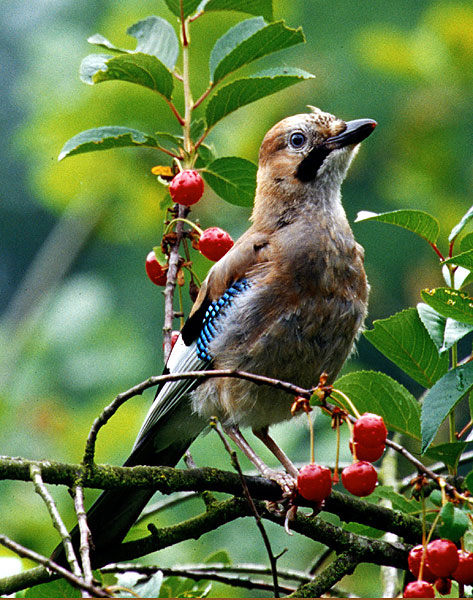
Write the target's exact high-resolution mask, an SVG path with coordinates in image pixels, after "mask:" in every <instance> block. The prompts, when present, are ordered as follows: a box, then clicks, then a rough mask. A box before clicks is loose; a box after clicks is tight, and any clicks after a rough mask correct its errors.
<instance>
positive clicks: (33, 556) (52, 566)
mask: <svg viewBox="0 0 473 600" xmlns="http://www.w3.org/2000/svg"><path fill="white" fill-rule="evenodd" d="M0 544H1V545H2V546H5V548H10V550H13V552H16V554H18V556H23V557H24V558H29V559H30V560H32V561H34V562H36V563H38V564H40V565H43V567H46V568H47V569H49V570H50V571H54V572H56V573H57V574H58V575H60V576H61V577H64V579H67V581H69V583H70V584H71V585H73V586H74V587H75V588H78V589H81V590H86V591H88V592H90V593H91V594H92V597H99V598H110V597H111V596H110V595H109V594H107V592H105V591H104V590H102V589H100V588H98V587H96V586H95V585H89V584H87V583H86V582H85V581H84V580H83V579H82V578H81V577H77V576H76V575H74V574H73V573H71V572H70V571H68V570H67V569H65V568H64V567H61V565H58V564H57V563H55V562H54V561H52V560H50V559H49V558H46V557H45V556H43V555H42V554H38V553H37V552H34V550H30V549H29V548H25V546H22V545H21V544H18V543H17V542H14V541H13V540H11V539H10V538H8V537H7V536H6V535H0Z"/></svg>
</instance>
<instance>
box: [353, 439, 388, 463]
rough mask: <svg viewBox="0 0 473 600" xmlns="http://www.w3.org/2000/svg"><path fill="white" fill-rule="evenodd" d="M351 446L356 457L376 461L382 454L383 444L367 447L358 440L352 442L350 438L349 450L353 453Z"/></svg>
mask: <svg viewBox="0 0 473 600" xmlns="http://www.w3.org/2000/svg"><path fill="white" fill-rule="evenodd" d="M353 447H355V450H356V458H357V459H358V460H367V461H368V462H371V463H372V462H376V461H377V460H378V459H379V458H381V457H382V456H383V452H384V448H385V446H384V444H380V445H379V446H373V447H371V448H369V447H368V446H363V445H362V444H360V443H359V442H352V441H351V440H350V452H351V453H352V454H353Z"/></svg>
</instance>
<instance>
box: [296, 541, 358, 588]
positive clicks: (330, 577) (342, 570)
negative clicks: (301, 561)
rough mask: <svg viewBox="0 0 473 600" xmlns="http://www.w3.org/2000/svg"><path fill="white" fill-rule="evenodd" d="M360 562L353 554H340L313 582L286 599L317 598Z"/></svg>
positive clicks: (302, 586) (350, 572) (349, 573)
mask: <svg viewBox="0 0 473 600" xmlns="http://www.w3.org/2000/svg"><path fill="white" fill-rule="evenodd" d="M360 562H362V560H360V558H359V557H358V556H357V555H356V554H355V553H352V552H342V554H339V555H338V556H337V558H336V559H335V560H334V561H333V562H331V563H330V565H329V566H328V567H327V568H326V569H325V570H324V571H322V573H321V574H320V575H317V576H316V577H315V578H314V580H313V581H311V582H310V583H304V584H302V585H301V586H299V587H298V588H297V590H296V591H295V592H293V593H292V594H290V596H288V597H289V598H319V597H320V596H321V595H322V594H325V593H326V592H328V591H329V590H330V589H331V588H332V587H333V586H334V585H335V584H336V583H337V582H338V581H340V580H341V579H343V577H345V575H351V574H352V573H353V571H354V570H355V569H356V567H357V566H358V564H359V563H360Z"/></svg>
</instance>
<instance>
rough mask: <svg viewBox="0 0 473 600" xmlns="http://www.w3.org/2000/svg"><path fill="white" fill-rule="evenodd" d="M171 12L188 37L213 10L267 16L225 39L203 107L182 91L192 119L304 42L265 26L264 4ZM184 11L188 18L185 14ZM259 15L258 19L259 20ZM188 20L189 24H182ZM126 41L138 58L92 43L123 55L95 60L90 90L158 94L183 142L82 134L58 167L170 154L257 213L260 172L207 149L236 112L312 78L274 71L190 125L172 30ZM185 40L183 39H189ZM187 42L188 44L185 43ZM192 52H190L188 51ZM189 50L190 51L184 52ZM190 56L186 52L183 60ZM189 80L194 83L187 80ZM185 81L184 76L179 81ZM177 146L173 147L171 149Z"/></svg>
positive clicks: (162, 27) (298, 35)
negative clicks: (138, 89) (121, 85)
mask: <svg viewBox="0 0 473 600" xmlns="http://www.w3.org/2000/svg"><path fill="white" fill-rule="evenodd" d="M166 4H167V6H168V8H169V10H170V11H171V12H173V13H174V14H175V15H176V16H177V17H179V19H181V26H182V28H183V31H184V30H187V28H188V27H189V25H190V22H189V21H188V20H187V19H188V17H189V16H190V15H192V14H193V13H194V11H195V10H196V9H197V8H198V7H199V6H200V9H201V10H202V9H203V10H204V13H205V12H209V11H214V10H240V11H242V12H250V13H252V14H258V15H261V16H258V17H255V18H252V19H247V20H245V21H243V22H241V23H239V24H237V25H235V26H234V27H232V28H231V29H230V30H229V31H227V33H225V34H224V35H223V36H222V37H221V38H220V39H218V40H217V42H216V43H215V45H214V47H213V49H212V51H211V53H210V79H211V80H210V82H209V87H208V90H207V92H206V94H204V95H203V96H202V99H201V100H200V101H199V102H197V103H196V104H194V105H191V104H190V98H189V94H188V93H186V92H185V90H184V101H185V103H186V104H187V109H186V113H187V112H189V113H191V112H192V111H193V110H194V109H195V108H196V107H197V105H198V104H200V102H201V101H203V100H205V96H206V95H208V93H209V92H210V91H211V90H212V89H213V87H214V86H215V85H216V84H217V83H219V82H220V81H221V80H222V79H224V78H225V77H226V76H227V75H229V74H230V73H232V72H234V71H236V70H237V69H239V68H241V67H243V66H244V65H248V64H250V63H251V62H253V61H255V60H257V59H259V58H262V57H264V56H267V55H270V54H273V53H274V52H277V51H279V50H283V49H285V48H289V47H291V46H294V45H296V44H300V43H302V42H304V41H305V38H304V35H303V33H302V30H301V29H300V28H299V29H290V28H288V27H286V26H285V24H284V22H283V21H278V22H274V23H269V24H267V23H266V22H265V18H269V17H271V18H272V3H271V2H267V1H265V0H261V1H260V2H257V3H252V5H251V6H250V5H249V4H247V3H245V2H242V1H241V0H240V2H230V1H227V2H224V1H221V0H210V2H208V3H205V2H204V3H202V4H201V3H200V2H196V1H195V0H186V1H184V2H183V3H182V5H181V4H180V2H179V1H177V0H166ZM181 9H182V14H181ZM255 11H256V12H255ZM182 19H184V21H182ZM127 33H128V34H129V35H131V36H133V37H135V38H136V40H137V45H136V49H135V50H126V49H123V48H119V47H117V46H115V45H114V44H112V42H110V41H109V40H108V39H106V38H105V37H104V36H102V35H100V34H96V35H94V36H92V37H90V38H89V40H88V41H89V42H90V43H93V44H95V45H98V46H100V47H103V48H106V49H108V50H111V51H113V52H115V53H118V56H110V55H104V54H91V55H89V56H87V57H86V58H85V59H84V60H83V61H82V64H81V68H80V76H81V79H82V80H83V81H84V82H85V83H88V84H90V85H94V84H96V83H101V82H104V81H127V82H129V83H134V84H136V85H139V86H143V87H145V88H148V89H150V90H152V91H154V92H157V93H158V94H160V95H161V96H162V97H163V98H164V99H165V100H166V101H167V103H168V104H169V106H170V107H171V109H172V111H173V113H174V114H175V115H176V117H177V118H178V121H179V124H180V125H181V126H182V128H183V135H182V136H176V135H174V134H171V133H168V132H163V133H160V134H156V136H153V135H150V134H148V133H143V132H140V131H137V130H136V129H131V128H127V127H122V126H113V127H110V126H105V127H98V128H94V129H88V130H87V131H83V132H81V133H79V134H77V135H75V136H74V137H73V138H71V139H70V140H68V141H67V142H66V144H65V145H64V147H63V149H62V151H61V153H60V156H59V159H60V160H61V159H63V158H66V157H68V156H72V155H74V154H81V153H86V152H93V151H95V150H106V149H109V148H118V147H124V146H147V147H151V148H155V149H157V150H162V151H163V152H166V153H167V154H171V156H173V157H174V158H176V159H178V160H180V161H182V162H183V164H184V167H192V166H194V165H197V167H198V168H201V169H203V174H204V177H205V179H206V181H207V183H208V184H209V185H210V187H212V188H213V190H214V191H215V192H216V193H217V194H218V195H220V197H221V198H222V199H223V200H226V201H227V202H229V203H230V204H235V205H237V206H251V204H252V202H253V197H254V192H255V185H256V167H255V165H253V164H252V163H250V162H249V161H247V160H245V159H241V158H237V157H226V158H221V159H216V160H214V157H213V155H212V152H211V151H210V149H209V148H208V147H207V146H204V145H203V144H202V142H203V140H204V138H205V137H206V136H207V135H208V133H209V131H210V129H212V128H213V127H214V125H215V124H216V123H217V122H219V121H221V120H222V119H223V118H224V117H226V116H227V115H229V114H230V113H232V112H234V111H235V110H237V109H239V108H241V107H243V106H245V105H247V104H250V103H252V102H255V101H256V100H259V99H261V98H264V97H266V96H269V95H271V94H274V93H276V92H278V91H281V90H283V89H285V88H287V87H290V86H292V85H294V84H296V83H298V82H300V81H303V80H307V79H311V78H312V77H313V75H311V74H310V73H307V72H306V71H303V70H301V69H296V68H288V67H274V68H272V69H269V70H266V71H263V72H261V73H259V74H257V75H253V76H250V77H245V78H243V79H239V80H237V81H233V82H232V83H230V84H228V85H226V86H224V87H222V88H221V89H220V90H219V91H217V92H216V93H215V94H214V95H213V96H212V97H211V98H210V99H209V100H208V102H207V106H206V109H205V120H203V119H193V120H192V121H191V122H186V121H185V119H184V118H183V117H181V116H180V115H179V114H178V111H177V108H176V107H175V106H174V104H173V93H174V91H175V90H174V79H173V74H174V75H177V73H176V72H174V73H173V70H174V67H175V64H176V60H177V58H178V55H179V41H178V38H177V36H176V33H175V31H174V29H173V27H172V26H171V25H170V24H169V23H168V22H167V21H165V20H164V19H162V18H161V17H148V18H146V19H142V20H140V21H138V22H137V23H135V24H134V25H132V26H131V27H129V28H128V29H127ZM187 35H188V34H187V33H185V34H184V36H183V40H184V37H185V38H187ZM183 40H181V42H182V43H183V44H184V41H183ZM184 45H185V46H186V44H184ZM186 48H187V46H186ZM184 51H187V50H184V49H183V52H184ZM184 77H185V78H186V79H188V77H189V74H188V73H187V72H186V73H185V74H184ZM184 77H182V76H180V75H179V78H180V79H183V78H184ZM170 144H171V147H170V146H169V145H170Z"/></svg>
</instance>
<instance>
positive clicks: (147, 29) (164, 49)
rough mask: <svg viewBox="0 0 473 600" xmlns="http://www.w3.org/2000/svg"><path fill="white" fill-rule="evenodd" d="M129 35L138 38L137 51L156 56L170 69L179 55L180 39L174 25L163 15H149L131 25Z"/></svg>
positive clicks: (128, 30)
mask: <svg viewBox="0 0 473 600" xmlns="http://www.w3.org/2000/svg"><path fill="white" fill-rule="evenodd" d="M126 32H127V33H128V35H131V36H133V37H134V38H136V39H137V41H138V43H137V45H136V50H135V52H142V53H143V54H151V55H152V56H156V58H159V60H160V61H161V62H162V63H163V65H164V66H166V67H167V68H168V69H169V70H170V71H172V70H173V69H174V67H175V65H176V61H177V57H178V56H179V40H178V39H177V35H176V32H175V31H174V28H173V26H172V25H171V24H170V23H168V22H167V21H166V19H162V18H161V17H147V18H146V19H143V20H141V21H138V23H135V24H134V25H132V26H131V27H129V28H128V29H127V30H126Z"/></svg>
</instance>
